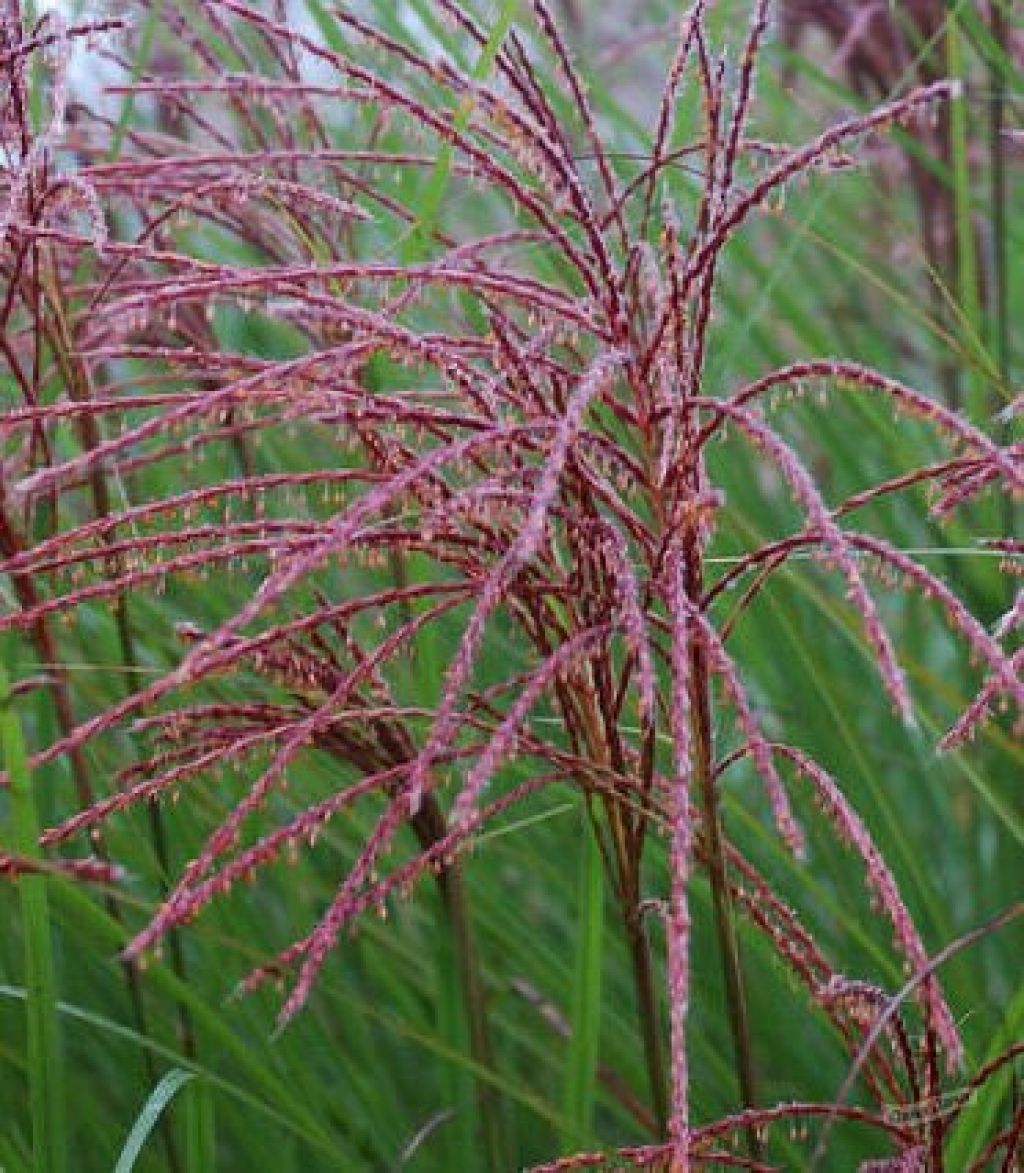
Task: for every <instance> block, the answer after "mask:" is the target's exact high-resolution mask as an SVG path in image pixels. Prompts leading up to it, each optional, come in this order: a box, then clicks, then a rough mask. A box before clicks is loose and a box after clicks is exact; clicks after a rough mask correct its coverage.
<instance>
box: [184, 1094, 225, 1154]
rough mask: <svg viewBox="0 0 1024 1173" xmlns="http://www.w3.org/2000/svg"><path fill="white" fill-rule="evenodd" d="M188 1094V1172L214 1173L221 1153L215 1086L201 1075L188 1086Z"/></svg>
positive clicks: (186, 1124) (186, 1100) (186, 1121)
mask: <svg viewBox="0 0 1024 1173" xmlns="http://www.w3.org/2000/svg"><path fill="white" fill-rule="evenodd" d="M184 1095H185V1168H186V1169H187V1170H188V1173H213V1170H214V1169H215V1168H216V1156H217V1136H216V1132H215V1130H214V1116H213V1088H212V1087H211V1086H210V1084H209V1082H208V1081H207V1080H205V1079H201V1078H200V1079H196V1080H194V1081H193V1082H192V1084H190V1085H189V1087H187V1088H186V1089H185V1093H184Z"/></svg>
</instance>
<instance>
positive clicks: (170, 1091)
mask: <svg viewBox="0 0 1024 1173" xmlns="http://www.w3.org/2000/svg"><path fill="white" fill-rule="evenodd" d="M190 1079H195V1074H194V1073H193V1072H191V1071H185V1070H183V1069H182V1068H180V1067H175V1068H173V1069H172V1070H171V1071H168V1072H167V1074H166V1075H165V1076H164V1077H163V1079H161V1080H160V1082H159V1083H158V1084H157V1085H156V1087H155V1088H154V1089H153V1091H152V1093H151V1094H150V1097H149V1099H148V1100H147V1101H146V1102H145V1104H143V1106H142V1111H141V1112H140V1113H139V1116H138V1119H137V1120H136V1121H135V1123H134V1124H133V1125H132V1129H131V1132H129V1133H128V1138H127V1140H126V1141H125V1142H124V1148H122V1149H121V1155H120V1157H118V1159H117V1164H116V1165H115V1166H114V1173H131V1171H132V1169H134V1168H135V1162H136V1160H137V1158H138V1156H139V1153H141V1152H142V1149H143V1146H144V1145H145V1143H146V1141H147V1140H148V1139H149V1135H150V1133H151V1132H152V1131H153V1129H154V1128H155V1127H156V1124H157V1121H158V1120H159V1119H160V1117H161V1115H162V1114H163V1110H164V1108H166V1107H167V1105H168V1104H169V1103H170V1102H171V1100H173V1099H174V1097H175V1095H177V1093H178V1091H179V1090H180V1089H181V1088H182V1087H183V1086H184V1084H186V1083H188V1081H189V1080H190ZM190 1169H191V1166H190Z"/></svg>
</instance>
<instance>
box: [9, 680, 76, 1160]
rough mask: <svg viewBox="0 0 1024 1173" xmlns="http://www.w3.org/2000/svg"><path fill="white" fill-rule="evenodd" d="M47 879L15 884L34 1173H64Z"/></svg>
mask: <svg viewBox="0 0 1024 1173" xmlns="http://www.w3.org/2000/svg"><path fill="white" fill-rule="evenodd" d="M12 700H13V698H12V696H11V691H10V687H9V685H8V678H7V673H6V670H5V668H4V666H3V664H2V663H0V752H2V757H3V766H4V769H5V770H6V771H7V777H8V791H9V795H10V814H11V828H10V830H11V836H10V838H11V846H12V848H13V850H14V853H15V854H17V855H20V856H23V857H25V858H27V859H38V858H39V857H40V851H39V845H38V844H39V820H38V816H37V814H36V807H35V796H34V794H33V791H32V779H31V774H30V773H29V767H28V757H27V754H26V751H25V741H24V738H23V736H22V731H21V723H20V721H19V720H18V717H17V714H16V713H15V712H14V708H13V704H12ZM46 882H47V881H46V876H45V875H43V874H35V875H23V876H21V877H19V879H18V881H17V887H18V898H19V903H20V906H21V915H22V921H23V932H24V938H25V986H26V989H27V991H28V995H27V1007H26V1009H27V1014H28V1082H29V1103H30V1114H31V1120H32V1165H33V1169H34V1170H35V1173H63V1170H64V1169H65V1168H66V1166H67V1140H66V1125H65V1113H64V1081H63V1069H64V1064H63V1060H62V1057H61V1053H60V1035H59V1029H58V1025H57V1008H56V1005H57V992H56V980H55V976H54V963H53V946H52V942H51V939H50V910H49V902H48V899H47V890H46Z"/></svg>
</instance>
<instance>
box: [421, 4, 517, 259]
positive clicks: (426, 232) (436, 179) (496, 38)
mask: <svg viewBox="0 0 1024 1173" xmlns="http://www.w3.org/2000/svg"><path fill="white" fill-rule="evenodd" d="M518 4H519V0H505V2H504V3H503V4H502V6H501V11H500V12H499V13H498V18H497V20H495V22H494V24H493V25H492V26H491V31H490V33H489V34H488V37H487V41H486V43H485V44H484V46H483V48H482V49H481V50H480V56H479V57H478V58H477V61H476V64H475V65H474V66H473V70H472V72H471V74H470V76H471V77H472V79H473V80H474V81H483V80H484V79H485V78H486V77H487V76H488V74H489V73H490V72H491V70H492V68H493V67H494V62H495V60H496V58H497V56H498V53H499V52H500V51H501V46H502V44H503V43H504V41H505V37H506V36H507V35H508V31H509V29H510V28H511V27H512V21H513V20H514V19H515V15H516V9H517V7H518ZM472 115H473V102H472V99H471V98H468V99H466V101H464V102H463V104H462V105H461V106H460V108H459V111H458V113H457V114H456V115H455V118H454V119H453V122H452V125H453V127H454V129H455V130H456V132H458V133H460V134H461V133H462V131H464V130H465V129H466V127H467V126H468V125H469V120H470V118H471V117H472ZM454 162H455V149H454V147H452V145H451V143H447V142H446V143H443V144H442V145H441V149H440V151H439V152H438V156H437V161H436V162H435V163H434V168H433V170H432V171H431V173H430V178H429V179H428V180H427V184H426V187H425V188H424V190H423V194H422V196H421V197H420V199H419V206H420V209H421V211H420V216H419V219H418V220H417V221H416V223H415V225H414V226H413V228H412V230H411V232H410V233H409V235H408V237H407V238H406V240H405V242H404V243H403V246H402V251H401V254H400V255H401V260H402V263H403V264H414V263H415V262H417V261H419V260H422V258H423V255H424V253H425V252H426V251H427V249H428V248H429V247H430V238H431V236H432V235H433V232H434V228H435V227H436V225H437V217H438V213H439V212H440V210H441V205H442V203H443V202H444V197H445V195H446V194H447V192H448V185H449V183H450V182H451V177H452V166H453V164H454Z"/></svg>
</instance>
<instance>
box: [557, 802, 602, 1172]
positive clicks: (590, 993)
mask: <svg viewBox="0 0 1024 1173" xmlns="http://www.w3.org/2000/svg"><path fill="white" fill-rule="evenodd" d="M581 848H582V849H581V853H580V877H579V903H578V909H579V936H578V938H577V946H576V972H575V976H574V981H573V989H572V1002H571V1011H570V1025H571V1029H572V1035H571V1037H570V1041H569V1052H568V1056H567V1058H566V1066H565V1082H564V1085H563V1093H562V1112H563V1115H564V1116H565V1120H566V1132H565V1135H564V1137H563V1139H562V1147H563V1150H564V1151H566V1152H572V1151H574V1150H576V1149H578V1148H579V1147H580V1145H581V1144H583V1143H585V1142H586V1141H587V1140H589V1138H590V1131H591V1126H592V1121H593V1115H594V1097H595V1092H596V1088H597V1062H598V1051H599V1047H600V1038H601V961H602V952H601V943H602V937H603V935H604V877H603V875H602V871H601V848H600V846H599V844H598V841H597V835H596V833H595V831H594V827H593V825H592V823H591V820H590V818H589V817H585V818H584V822H583V841H582V845H581Z"/></svg>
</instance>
